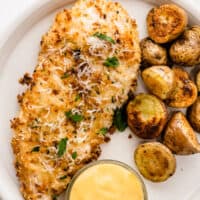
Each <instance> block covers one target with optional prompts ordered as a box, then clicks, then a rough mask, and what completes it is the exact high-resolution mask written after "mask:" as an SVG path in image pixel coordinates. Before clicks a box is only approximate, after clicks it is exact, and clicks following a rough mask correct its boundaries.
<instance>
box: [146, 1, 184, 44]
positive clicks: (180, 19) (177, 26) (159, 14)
mask: <svg viewBox="0 0 200 200" xmlns="http://www.w3.org/2000/svg"><path fill="white" fill-rule="evenodd" d="M187 23H188V18H187V14H186V12H185V11H184V10H183V9H182V8H180V7H178V6H177V5H174V4H164V5H161V6H159V7H156V8H153V9H152V10H151V11H150V12H149V14H148V16H147V29H148V33H149V36H150V38H151V39H152V40H154V41H155V42H156V43H160V44H162V43H167V42H170V41H172V40H174V39H176V38H177V37H178V36H179V35H180V34H181V33H182V32H183V31H184V29H185V27H186V26H187Z"/></svg>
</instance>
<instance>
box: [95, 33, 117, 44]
mask: <svg viewBox="0 0 200 200" xmlns="http://www.w3.org/2000/svg"><path fill="white" fill-rule="evenodd" d="M93 36H94V37H97V38H99V39H100V40H105V41H107V42H110V43H112V44H115V43H116V42H115V41H114V40H113V39H112V38H111V37H109V36H107V35H105V34H103V33H99V32H97V33H95V34H94V35H93Z"/></svg>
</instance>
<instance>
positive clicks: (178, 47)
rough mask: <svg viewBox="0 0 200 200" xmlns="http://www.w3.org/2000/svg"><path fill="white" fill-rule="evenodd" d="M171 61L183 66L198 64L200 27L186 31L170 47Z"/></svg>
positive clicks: (199, 58)
mask: <svg viewBox="0 0 200 200" xmlns="http://www.w3.org/2000/svg"><path fill="white" fill-rule="evenodd" d="M169 54H170V57H171V59H172V61H173V62H174V63H176V64H179V65H183V66H193V65H197V64H199V63H200V26H199V27H198V26H193V27H191V28H189V29H187V30H186V31H185V32H184V33H183V35H182V36H181V37H180V38H178V39H177V40H176V41H175V42H174V43H173V44H172V46H171V47H170V51H169Z"/></svg>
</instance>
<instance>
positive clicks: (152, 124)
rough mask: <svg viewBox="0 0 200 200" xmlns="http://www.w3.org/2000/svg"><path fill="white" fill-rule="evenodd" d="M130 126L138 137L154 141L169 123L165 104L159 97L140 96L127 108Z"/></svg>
mask: <svg viewBox="0 0 200 200" xmlns="http://www.w3.org/2000/svg"><path fill="white" fill-rule="evenodd" d="M127 114H128V125H129V127H130V129H131V130H132V131H133V133H135V134H136V135H137V136H138V137H141V138H144V139H152V138H155V137H157V136H159V135H160V133H161V131H162V130H163V128H164V126H165V124H166V121H167V116H168V113H167V110H166V107H165V104H164V103H163V102H162V101H161V100H160V99H158V98H157V97H155V96H153V95H149V94H139V95H137V96H136V97H135V98H134V99H133V100H131V101H130V102H129V104H128V106H127Z"/></svg>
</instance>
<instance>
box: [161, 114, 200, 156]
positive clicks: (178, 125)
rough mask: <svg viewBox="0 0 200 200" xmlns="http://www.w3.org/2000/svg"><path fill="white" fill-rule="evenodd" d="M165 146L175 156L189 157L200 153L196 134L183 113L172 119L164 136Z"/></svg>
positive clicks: (175, 115) (174, 115)
mask: <svg viewBox="0 0 200 200" xmlns="http://www.w3.org/2000/svg"><path fill="white" fill-rule="evenodd" d="M164 144H165V145H166V146H167V147H168V148H169V149H170V150H171V151H172V152H173V153H175V154H179V155H189V154H194V153H198V152H200V144H199V142H198V140H197V137H196V135H195V132H194V131H193V129H192V127H191V126H190V124H189V122H188V121H187V119H186V117H185V116H184V114H183V113H182V112H176V113H174V114H173V116H172V118H171V119H170V121H169V123H168V125H167V128H166V130H165V135H164Z"/></svg>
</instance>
